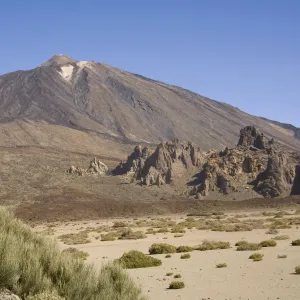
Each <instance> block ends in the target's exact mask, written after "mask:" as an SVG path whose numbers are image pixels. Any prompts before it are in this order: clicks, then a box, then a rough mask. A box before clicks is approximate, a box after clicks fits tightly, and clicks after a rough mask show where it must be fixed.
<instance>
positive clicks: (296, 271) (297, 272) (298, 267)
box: [295, 266, 300, 274]
mask: <svg viewBox="0 0 300 300" xmlns="http://www.w3.org/2000/svg"><path fill="white" fill-rule="evenodd" d="M295 274H300V266H296V267H295Z"/></svg>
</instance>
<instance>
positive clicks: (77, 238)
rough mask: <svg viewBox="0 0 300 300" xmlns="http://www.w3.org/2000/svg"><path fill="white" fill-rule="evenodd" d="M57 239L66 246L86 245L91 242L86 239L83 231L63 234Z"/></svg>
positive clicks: (86, 234)
mask: <svg viewBox="0 0 300 300" xmlns="http://www.w3.org/2000/svg"><path fill="white" fill-rule="evenodd" d="M58 238H59V239H60V240H61V241H62V242H63V243H64V244H66V245H79V244H88V243H90V242H91V241H90V240H89V238H88V233H87V232H85V231H80V232H78V233H68V234H63V235H61V236H59V237H58Z"/></svg>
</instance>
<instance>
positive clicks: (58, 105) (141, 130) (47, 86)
mask: <svg viewBox="0 0 300 300" xmlns="http://www.w3.org/2000/svg"><path fill="white" fill-rule="evenodd" d="M216 88H217V87H216ZM28 122H29V123H30V124H35V125H34V126H35V128H36V126H38V125H37V124H43V125H44V126H46V125H47V124H49V125H52V126H53V125H59V126H60V127H62V128H65V127H68V128H70V129H76V130H79V131H83V132H85V133H87V134H93V135H98V136H102V137H103V138H110V139H117V140H120V141H123V142H148V143H157V142H158V141H163V140H169V139H173V138H178V139H180V140H191V141H193V142H194V143H195V144H196V145H198V146H200V147H201V148H202V149H204V150H207V149H209V148H218V149H220V148H223V147H225V146H231V145H233V144H236V140H237V137H238V135H239V131H240V129H241V128H243V127H245V126H247V125H255V126H256V127H258V128H259V129H260V130H261V131H262V132H265V133H266V134H267V135H268V136H269V137H273V138H275V139H277V140H278V141H280V142H282V143H284V144H286V145H288V146H289V147H291V148H299V146H300V140H297V139H296V138H295V137H294V134H293V133H292V130H290V129H289V128H282V127H281V126H279V125H277V124H275V123H274V122H271V121H268V120H264V119H261V118H259V117H255V116H252V115H249V114H247V113H245V112H242V111H240V110H239V109H237V108H235V107H233V106H231V105H228V104H225V103H221V102H217V101H214V100H210V99H208V98H205V97H202V96H200V95H198V94H195V93H193V92H190V91H188V90H186V89H183V88H180V87H177V86H172V85H168V84H166V83H162V82H159V81H155V80H151V79H148V78H145V77H143V76H140V75H136V74H132V73H129V72H126V71H123V70H119V69H117V68H113V67H111V66H108V65H105V64H101V63H96V62H88V61H77V60H75V59H72V58H70V57H68V56H66V55H56V56H54V57H52V58H51V59H50V60H48V61H47V62H45V63H43V64H42V65H40V66H38V67H37V68H35V69H33V70H28V71H16V72H13V73H8V74H5V75H2V76H0V123H2V124H4V123H6V124H12V123H13V124H25V123H28ZM27 127H28V126H27ZM46 131H47V130H46ZM10 134H11V133H10ZM24 134H25V133H24ZM26 135H29V136H30V135H31V132H30V131H29V132H28V131H27V132H26ZM3 136H4V137H5V135H4V134H3V131H0V141H1V140H2V139H3ZM52 138H53V136H52ZM37 139H38V138H37ZM21 140H22V138H21ZM31 143H34V142H31ZM15 144H18V142H17V141H15Z"/></svg>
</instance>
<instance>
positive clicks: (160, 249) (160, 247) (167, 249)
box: [149, 243, 176, 254]
mask: <svg viewBox="0 0 300 300" xmlns="http://www.w3.org/2000/svg"><path fill="white" fill-rule="evenodd" d="M175 252H176V247H175V246H173V245H169V244H165V243H161V244H153V245H152V246H151V247H150V248H149V254H168V253H175Z"/></svg>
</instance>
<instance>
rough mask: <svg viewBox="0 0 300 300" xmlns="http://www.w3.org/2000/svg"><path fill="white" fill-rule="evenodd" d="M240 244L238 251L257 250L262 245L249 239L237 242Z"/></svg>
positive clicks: (237, 244)
mask: <svg viewBox="0 0 300 300" xmlns="http://www.w3.org/2000/svg"><path fill="white" fill-rule="evenodd" d="M235 245H236V246H238V247H237V248H236V250H237V251H255V250H260V249H261V248H262V246H261V245H260V244H256V243H249V242H247V241H240V242H237V243H236V244H235Z"/></svg>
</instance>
